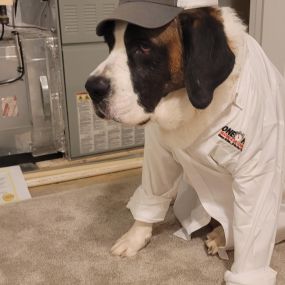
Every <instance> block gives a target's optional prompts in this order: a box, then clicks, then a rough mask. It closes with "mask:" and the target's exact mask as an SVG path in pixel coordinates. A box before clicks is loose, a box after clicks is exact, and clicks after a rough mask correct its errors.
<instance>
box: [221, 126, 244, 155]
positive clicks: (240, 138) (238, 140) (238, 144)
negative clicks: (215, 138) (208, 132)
mask: <svg viewBox="0 0 285 285" xmlns="http://www.w3.org/2000/svg"><path fill="white" fill-rule="evenodd" d="M219 137H220V138H222V139H224V140H225V141H226V142H228V143H230V144H231V145H233V146H234V147H235V148H237V149H238V150H240V151H242V150H243V147H244V144H245V134H244V133H242V132H237V131H234V130H233V129H231V128H230V127H228V126H225V127H223V128H222V130H221V131H220V133H219Z"/></svg>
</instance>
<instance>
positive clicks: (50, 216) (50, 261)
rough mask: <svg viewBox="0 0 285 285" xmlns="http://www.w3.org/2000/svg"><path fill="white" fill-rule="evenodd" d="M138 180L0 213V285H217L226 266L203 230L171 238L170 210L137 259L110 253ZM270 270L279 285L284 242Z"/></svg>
mask: <svg viewBox="0 0 285 285" xmlns="http://www.w3.org/2000/svg"><path fill="white" fill-rule="evenodd" d="M139 180H140V177H139V176H138V175H135V176H132V177H125V178H123V179H120V180H117V181H116V180H112V181H111V182H109V183H107V184H104V183H101V184H92V183H91V182H92V180H90V184H89V183H86V181H85V184H84V185H83V186H82V187H79V188H80V189H74V190H66V191H62V192H60V193H56V194H51V195H45V196H42V197H38V198H34V199H32V200H30V201H26V202H21V203H18V204H11V205H8V206H4V207H1V208H0V217H1V219H0V240H1V246H0V264H1V265H0V284H11V285H18V284H19V285H33V284H44V285H48V284H51V285H57V284H58V285H65V284H67V285H72V284H75V285H79V284H84V285H85V284H86V285H88V284H92V285H94V284H98V285H104V284H141V285H146V284H150V285H152V284H188V285H189V284H193V285H207V284H209V285H214V284H223V282H222V280H223V273H224V271H225V270H226V268H229V267H230V264H231V261H230V262H228V263H227V262H224V261H221V260H219V259H218V258H217V257H210V256H207V254H206V251H205V248H204V245H203V240H202V238H203V234H205V231H202V232H200V233H199V234H198V237H196V238H194V239H193V240H192V241H189V242H186V241H183V240H180V239H178V238H176V237H174V236H173V235H172V233H173V232H174V231H175V230H176V229H178V228H179V225H178V224H177V222H176V221H175V219H174V218H173V216H172V214H171V211H170V213H169V215H168V218H167V221H166V222H165V223H164V224H160V225H158V226H156V228H155V231H154V237H153V239H152V242H151V243H150V244H149V246H148V247H147V248H146V249H144V250H143V251H141V252H140V253H139V255H137V256H136V257H133V258H131V259H121V258H118V257H113V256H111V255H110V254H109V249H110V247H111V245H112V244H113V243H114V241H115V240H116V239H117V238H118V237H120V236H121V235H122V234H123V233H124V232H125V231H126V230H127V229H128V227H129V226H130V224H131V223H132V217H131V215H130V213H129V211H128V210H127V209H126V208H125V205H126V203H127V201H128V198H129V196H130V195H131V193H132V192H133V190H134V189H135V188H136V186H137V185H138V184H139ZM53 187H54V190H57V188H58V189H61V190H62V188H63V186H62V185H54V186H53ZM67 188H72V183H69V184H68V185H67V186H66V189H67ZM203 232H204V233H203ZM199 236H202V237H199ZM231 258H232V254H231ZM272 263H273V267H274V268H275V269H276V270H278V271H279V275H278V285H282V284H285V244H284V243H283V244H280V245H278V246H276V248H275V251H274V256H273V262H272ZM256 285H258V284H256Z"/></svg>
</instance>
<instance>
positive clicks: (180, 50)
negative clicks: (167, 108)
mask: <svg viewBox="0 0 285 285" xmlns="http://www.w3.org/2000/svg"><path fill="white" fill-rule="evenodd" d="M102 33H103V35H104V38H105V42H106V43H107V44H108V46H109V50H110V54H109V56H108V57H107V59H106V60H105V61H104V62H102V63H101V64H100V65H99V66H98V67H97V68H96V69H95V70H94V71H93V72H92V74H91V75H90V77H89V79H88V80H87V83H86V89H87V91H88V93H89V94H90V96H91V98H92V100H93V102H94V105H95V110H96V113H97V115H98V116H100V117H102V118H106V119H113V120H116V121H119V122H122V123H127V124H131V125H142V124H145V123H146V122H148V121H150V120H151V118H152V117H153V114H154V112H155V110H156V107H157V105H158V104H159V102H160V101H161V100H162V98H164V97H166V96H168V95H169V94H171V93H172V92H174V91H176V90H179V89H181V88H185V89H186V91H187V94H188V98H189V101H190V102H189V104H190V103H191V104H192V106H193V107H194V108H196V109H205V108H207V107H208V105H209V104H210V103H211V101H212V99H213V93H214V90H215V89H216V87H217V86H219V85H220V84H221V83H222V82H224V81H225V80H226V79H227V77H228V76H229V74H230V73H231V72H232V70H233V67H234V64H235V56H234V54H233V52H232V50H231V49H230V47H229V43H228V39H227V37H226V34H225V32H224V26H223V19H222V16H221V13H220V10H219V9H216V8H198V9H191V10H185V11H183V12H182V13H180V14H179V15H178V16H177V17H176V18H175V19H174V20H173V21H171V22H170V23H168V24H167V25H165V26H163V27H161V28H156V29H147V28H142V27H139V26H136V25H133V24H130V23H127V22H123V21H113V22H112V21H110V22H108V23H107V24H105V25H104V29H103V32H102ZM169 116H171V114H169Z"/></svg>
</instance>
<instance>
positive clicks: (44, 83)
mask: <svg viewBox="0 0 285 285" xmlns="http://www.w3.org/2000/svg"><path fill="white" fill-rule="evenodd" d="M40 84H41V92H42V103H43V111H44V116H45V118H50V116H51V111H50V100H49V85H48V80H47V76H45V75H42V76H40Z"/></svg>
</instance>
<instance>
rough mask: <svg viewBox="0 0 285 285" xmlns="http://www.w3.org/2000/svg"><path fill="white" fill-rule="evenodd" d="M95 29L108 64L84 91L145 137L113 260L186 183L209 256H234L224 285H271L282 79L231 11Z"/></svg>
mask: <svg viewBox="0 0 285 285" xmlns="http://www.w3.org/2000/svg"><path fill="white" fill-rule="evenodd" d="M100 29H101V30H100V34H101V35H103V36H104V39H105V42H106V43H107V45H108V47H109V50H110V53H109V56H108V57H107V59H106V60H105V61H103V62H102V63H101V64H100V65H99V66H98V67H97V68H96V69H95V70H94V71H93V72H92V73H91V74H90V77H89V78H88V80H87V82H86V90H87V91H88V93H89V94H90V97H91V98H92V100H93V103H94V108H95V112H96V114H97V115H98V116H99V117H101V118H103V119H107V120H114V121H117V122H120V123H123V124H128V125H133V126H137V125H140V126H145V130H146V138H145V158H144V165H143V183H142V186H141V187H140V188H139V189H138V190H137V191H136V192H135V194H134V196H133V197H132V198H131V200H130V202H129V204H128V207H129V209H130V210H131V212H132V214H133V216H134V219H135V223H134V225H133V226H132V227H131V228H130V230H129V231H128V232H127V233H126V234H125V235H123V236H122V237H121V238H120V239H119V240H118V241H117V242H116V243H115V245H114V246H113V247H112V249H111V252H112V254H114V255H118V256H126V257H129V256H133V255H135V254H137V252H138V251H139V250H141V249H142V248H143V247H145V246H146V245H147V244H148V243H149V242H150V240H151V236H152V226H153V224H154V223H155V222H157V221H161V220H163V218H164V217H165V214H166V211H167V209H168V207H169V205H170V202H171V200H172V199H175V197H176V195H177V193H178V197H179V185H181V183H184V184H189V185H191V186H192V188H191V189H192V190H195V191H193V193H194V192H195V193H196V192H197V194H198V198H197V197H196V196H195V197H196V198H197V201H198V202H199V203H200V204H201V205H203V207H201V208H199V209H202V208H203V209H202V210H201V211H202V212H203V213H202V216H203V217H204V218H205V219H204V224H207V223H208V222H209V220H210V218H211V217H212V218H215V219H216V220H217V221H219V222H220V223H221V225H220V226H218V227H217V228H215V229H214V230H213V232H211V233H210V234H209V235H208V237H207V240H206V242H205V243H206V246H207V247H208V252H209V253H210V254H216V253H217V252H218V249H219V248H221V247H225V248H227V249H228V248H233V247H234V248H235V262H234V264H233V267H232V270H231V271H227V272H226V274H225V280H226V282H227V284H251V285H252V284H266V285H268V284H275V283H274V282H275V279H276V276H275V275H276V273H275V271H273V270H272V269H271V268H270V267H269V261H270V257H271V254H272V249H273V246H272V244H274V242H275V241H277V239H278V241H280V240H284V239H285V230H284V222H282V221H281V220H282V219H283V218H282V219H281V218H280V217H281V216H282V215H283V216H282V217H284V212H285V208H284V205H285V203H284V202H282V193H284V192H283V190H282V189H283V188H282V187H281V184H282V183H281V180H282V179H281V176H282V175H283V172H282V171H283V170H282V169H283V166H284V165H283V156H282V153H283V151H282V152H279V151H280V149H282V150H283V146H284V134H283V121H284V117H283V109H282V107H281V106H282V104H283V103H284V101H282V100H283V99H282V96H281V95H280V94H282V95H284V90H285V89H284V86H285V85H284V82H283V81H282V79H281V76H280V75H279V74H278V72H277V71H276V70H275V68H274V67H273V66H272V65H271V63H270V62H269V60H268V59H267V57H266V56H265V55H264V54H263V52H262V51H261V48H260V47H259V46H258V44H257V43H256V42H255V41H254V40H253V39H252V38H251V37H250V36H249V35H248V34H247V32H246V26H245V25H244V24H243V23H242V21H241V20H240V19H239V18H238V16H237V15H236V13H235V12H234V11H233V10H232V9H231V8H218V7H203V8H195V9H189V10H187V9H186V10H183V11H182V12H181V13H179V14H178V15H177V16H176V17H175V18H174V19H173V20H172V21H170V22H169V23H167V24H166V25H164V26H162V27H157V28H145V27H141V26H139V25H136V24H132V23H129V22H125V21H120V20H116V21H109V22H106V23H104V25H103V26H101V27H100ZM249 58H250V59H249ZM245 82H246V83H245ZM259 84H260V86H259ZM244 85H250V87H249V86H244ZM257 93H258V94H259V93H260V94H261V95H260V96H256V94H257ZM241 94H242V95H241ZM251 94H254V95H251ZM262 94H267V97H265V95H264V96H263V95H262ZM270 94H273V95H270ZM283 97H284V96H283ZM283 106H284V105H283ZM265 107H266V108H265ZM270 112H271V113H270ZM270 114H272V118H271V116H270ZM237 118H239V119H237ZM240 122H241V123H240ZM275 131H276V132H275ZM277 157H278V159H277ZM209 169H210V170H209ZM272 169H275V170H274V171H273V170H272ZM276 169H278V170H276ZM217 173H222V176H219V175H220V174H217ZM276 173H277V174H276ZM216 176H217V177H216ZM193 177H194V178H193ZM207 177H209V179H208V180H209V181H208V180H207ZM181 181H182V182H181ZM185 181H186V183H185ZM273 181H274V182H273ZM275 182H276V184H274V183H275ZM207 183H208V184H207ZM254 183H256V184H254ZM270 183H271V184H270ZM265 184H266V185H265ZM212 186H213V187H214V186H217V188H215V189H214V188H213V189H212V188H211V187H212ZM204 188H205V189H206V188H207V189H210V191H208V192H207V191H206V192H207V193H206V192H205V191H204ZM149 189H150V190H149ZM199 189H200V190H199ZM270 189H274V190H272V191H271V190H270ZM189 193H190V192H189ZM183 195H184V194H183V193H182V194H180V202H181V201H182V200H183V197H184V196H183ZM193 195H194V194H193ZM284 196H285V195H284ZM193 197H194V196H193ZM196 198H195V199H196ZM177 199H178V198H177ZM184 202H185V199H184ZM175 203H177V201H176V202H175ZM200 204H199V205H200ZM214 204H215V206H213V205H214ZM257 205H260V206H257ZM280 205H281V206H280ZM280 207H281V210H280ZM177 211H179V203H178V207H177ZM217 212H218V213H217ZM150 213H151V214H150ZM278 217H279V218H278ZM204 224H203V225H204ZM182 225H183V221H182ZM200 226H202V222H201V224H200ZM277 229H278V231H277ZM276 231H277V238H276V239H275V234H276ZM189 233H190V234H191V231H190V232H189ZM240 280H243V281H240ZM244 280H245V281H244ZM235 282H240V283H235ZM242 282H244V283H242Z"/></svg>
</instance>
